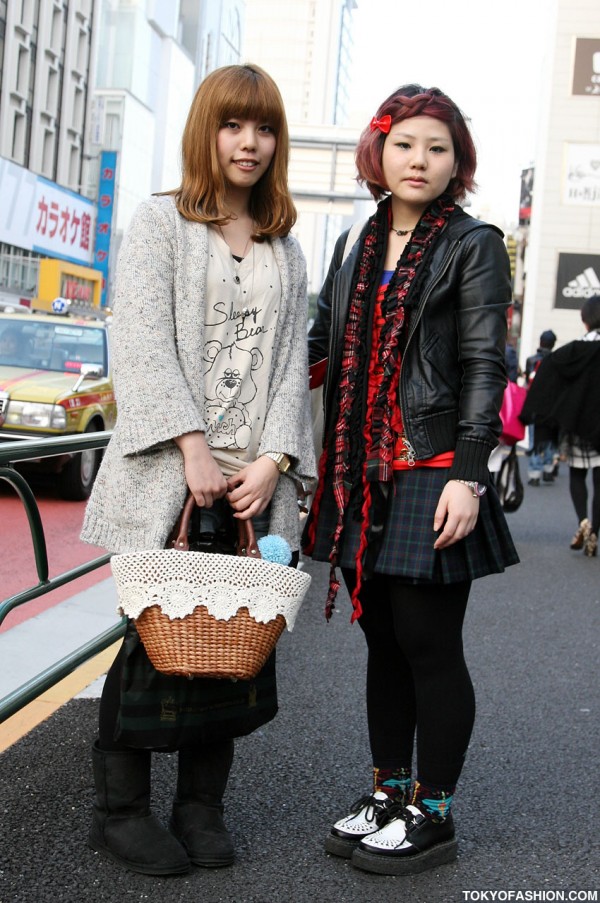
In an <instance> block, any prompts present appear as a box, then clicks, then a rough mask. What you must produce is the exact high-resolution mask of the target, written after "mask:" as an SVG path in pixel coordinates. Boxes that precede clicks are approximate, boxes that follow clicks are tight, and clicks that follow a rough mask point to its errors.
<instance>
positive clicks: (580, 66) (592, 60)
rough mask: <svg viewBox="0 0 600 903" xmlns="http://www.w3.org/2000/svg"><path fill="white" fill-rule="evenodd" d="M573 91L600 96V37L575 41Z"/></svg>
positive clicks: (574, 92)
mask: <svg viewBox="0 0 600 903" xmlns="http://www.w3.org/2000/svg"><path fill="white" fill-rule="evenodd" d="M572 93H573V94H597V95H598V96H600V38H577V40H576V41H575V62H574V64H573V89H572Z"/></svg>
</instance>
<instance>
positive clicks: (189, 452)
mask: <svg viewBox="0 0 600 903" xmlns="http://www.w3.org/2000/svg"><path fill="white" fill-rule="evenodd" d="M175 442H176V444H177V445H178V446H179V448H180V449H181V451H182V453H183V462H184V467H185V480H186V483H187V484H188V488H189V490H190V492H191V493H192V495H193V496H194V499H195V500H196V504H197V505H199V506H200V508H212V506H213V503H214V502H215V501H216V500H217V499H222V498H223V496H224V495H225V493H226V492H227V481H226V479H225V477H224V476H223V474H222V472H221V468H220V467H219V465H218V464H217V462H216V461H215V459H214V458H213V456H212V454H211V451H210V448H209V447H208V443H207V441H206V438H205V436H204V433H200V432H196V433H185V434H184V435H183V436H177V438H176V439H175Z"/></svg>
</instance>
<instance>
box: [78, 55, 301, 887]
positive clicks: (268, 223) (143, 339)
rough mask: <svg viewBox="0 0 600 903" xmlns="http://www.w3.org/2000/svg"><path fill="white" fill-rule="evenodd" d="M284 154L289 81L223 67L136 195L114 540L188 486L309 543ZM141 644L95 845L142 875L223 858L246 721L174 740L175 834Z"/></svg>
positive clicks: (115, 465)
mask: <svg viewBox="0 0 600 903" xmlns="http://www.w3.org/2000/svg"><path fill="white" fill-rule="evenodd" d="M288 154H289V139H288V131H287V124H286V118H285V112H284V109H283V103H282V100H281V96H280V94H279V91H278V89H277V87H276V85H275V83H274V82H273V80H272V79H271V78H270V77H269V76H268V75H267V74H266V73H265V72H264V71H262V70H261V69H259V68H258V67H257V66H253V65H244V66H227V67H224V68H222V69H218V70H216V71H215V72H213V73H211V74H210V75H209V76H208V77H207V78H206V79H205V80H204V82H203V83H202V84H201V85H200V87H199V89H198V91H197V93H196V96H195V98H194V101H193V103H192V106H191V109H190V112H189V116H188V120H187V124H186V127H185V131H184V134H183V141H182V157H183V176H182V182H181V185H180V187H179V188H178V189H177V190H175V191H172V192H168V193H167V194H165V195H161V196H158V197H153V198H152V199H150V200H149V201H146V202H144V203H142V204H141V205H140V207H139V208H138V210H137V211H136V213H135V214H134V217H133V219H132V222H131V225H130V227H129V230H128V232H127V234H126V236H125V239H124V241H123V244H122V247H121V251H120V257H119V265H118V273H117V280H116V293H115V301H114V323H113V326H112V336H113V365H114V376H115V390H116V395H117V404H118V410H119V416H118V422H117V426H116V429H115V432H114V434H113V437H112V439H111V442H110V444H109V446H108V449H107V451H106V455H105V457H104V460H103V463H102V466H101V468H100V471H99V474H98V477H97V480H96V483H95V486H94V490H93V493H92V496H91V498H90V502H89V505H88V508H87V512H86V519H85V524H84V529H83V534H82V538H83V539H85V540H86V541H88V542H91V543H94V544H96V545H100V546H104V547H106V548H108V549H109V550H111V551H114V552H126V551H136V550H144V549H151V548H162V547H164V545H165V542H166V540H167V537H168V535H169V532H170V530H171V528H172V527H173V524H174V522H175V520H176V518H177V516H178V514H179V512H180V511H181V508H182V506H183V503H184V500H185V498H186V495H187V493H188V492H191V493H192V494H193V496H194V498H195V500H196V503H197V505H198V506H199V507H201V508H202V509H203V513H202V518H203V520H202V524H201V531H202V532H206V531H208V532H212V533H215V532H217V531H223V530H225V531H226V532H227V531H231V529H232V523H233V522H231V521H230V519H229V515H228V512H230V511H233V520H234V521H235V519H236V518H239V519H247V518H250V517H251V518H252V519H253V523H254V527H255V530H256V532H257V535H259V536H260V535H261V533H262V534H264V533H267V532H270V533H276V534H278V535H280V536H282V537H283V538H284V539H286V540H287V542H288V543H289V545H290V548H291V549H296V550H297V549H298V548H299V518H298V504H297V493H296V485H295V480H299V481H302V480H305V479H310V478H311V477H314V453H313V445H312V439H311V427H310V422H311V421H310V410H309V402H308V370H307V359H306V357H307V356H306V341H305V336H306V317H307V295H306V266H305V261H304V257H303V255H302V252H301V250H300V248H299V246H298V243H297V242H296V240H295V239H294V238H292V237H291V236H290V234H289V233H290V229H291V228H292V226H293V224H294V222H295V208H294V205H293V202H292V199H291V197H290V193H289V189H288V186H287V165H288ZM138 652H139V639H138V638H137V634H136V633H135V629H134V628H133V627H132V625H129V628H128V632H127V634H126V637H125V642H124V645H123V647H122V648H121V651H120V652H119V654H118V656H117V658H116V660H115V662H114V664H113V666H112V667H111V669H110V671H109V673H108V675H107V679H106V682H105V686H104V690H103V694H102V699H101V703H100V718H99V738H98V741H97V742H96V743H95V744H94V748H93V761H94V776H95V783H96V793H97V798H96V805H95V807H94V819H93V824H92V829H91V832H90V844H91V846H92V847H93V848H94V849H95V850H97V851H98V852H101V853H103V854H104V855H107V856H109V857H111V858H112V859H114V860H116V861H118V862H120V863H121V864H123V865H125V866H127V867H128V868H130V869H132V870H134V871H138V872H144V873H146V874H169V873H177V872H183V871H186V870H187V869H188V868H189V865H190V862H193V863H195V864H197V865H203V866H212V867H215V866H223V865H228V864H230V863H231V862H232V861H233V858H234V851H233V843H232V838H231V836H230V834H229V832H228V831H227V829H226V827H225V825H224V822H223V817H222V812H223V803H222V797H223V793H224V790H225V786H226V783H227V778H228V774H229V770H230V767H231V763H232V758H233V736H237V735H238V734H236V733H235V732H233V733H232V734H230V735H227V733H226V732H225V734H223V731H221V733H219V734H218V737H217V738H216V739H212V740H211V736H212V735H210V732H209V733H208V734H207V733H206V732H205V733H204V734H201V735H197V736H196V735H194V734H193V732H192V733H185V731H184V732H183V733H182V738H181V741H180V742H178V743H177V745H175V746H173V744H172V743H171V745H169V747H168V748H169V749H178V751H179V752H178V781H177V793H176V796H175V800H174V804H173V811H172V815H171V821H170V829H171V833H169V831H167V829H166V828H165V827H163V826H162V824H161V823H160V822H159V821H158V820H157V819H156V818H155V817H154V815H152V814H151V812H150V807H149V801H150V767H151V751H152V750H157V749H165V745H164V742H163V734H162V727H161V725H160V724H157V726H156V727H153V726H152V725H150V726H148V723H147V720H146V719H147V712H146V709H145V708H143V707H142V706H141V705H140V706H138V708H137V709H136V710H135V711H134V715H135V716H136V718H137V721H136V724H138V725H139V728H136V727H135V726H134V729H133V730H129V731H125V730H124V718H123V711H122V705H121V703H122V697H121V683H122V678H123V674H124V673H125V670H126V668H127V665H128V663H129V662H130V660H131V657H132V656H134V655H136V654H138ZM150 667H151V666H150ZM271 667H272V669H274V662H272V663H271ZM148 674H149V677H150V679H152V678H153V677H154V676H155V674H154V675H153V674H152V672H151V671H149V672H148ZM177 680H181V681H185V678H178V679H177ZM273 680H274V677H273ZM194 683H195V684H197V685H198V686H199V692H201V690H202V682H201V681H194ZM150 702H152V703H153V704H154V708H156V700H155V699H154V700H150ZM170 714H171V715H172V712H170ZM273 715H274V710H273V709H271V710H269V712H267V713H265V715H264V719H263V721H264V720H268V718H269V717H273ZM253 724H254V726H257V722H256V719H255V721H254V722H253ZM246 732H247V730H246ZM215 736H216V735H215Z"/></svg>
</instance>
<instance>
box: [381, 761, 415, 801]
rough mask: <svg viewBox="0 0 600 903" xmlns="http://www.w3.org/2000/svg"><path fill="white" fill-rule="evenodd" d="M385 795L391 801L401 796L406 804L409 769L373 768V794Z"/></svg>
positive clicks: (408, 787) (408, 788) (408, 789)
mask: <svg viewBox="0 0 600 903" xmlns="http://www.w3.org/2000/svg"><path fill="white" fill-rule="evenodd" d="M378 791H380V792H382V793H387V795H388V796H389V797H390V798H391V799H397V798H398V797H400V796H403V797H404V799H405V800H406V801H407V802H408V798H409V791H410V768H377V767H376V766H373V793H377V792H378Z"/></svg>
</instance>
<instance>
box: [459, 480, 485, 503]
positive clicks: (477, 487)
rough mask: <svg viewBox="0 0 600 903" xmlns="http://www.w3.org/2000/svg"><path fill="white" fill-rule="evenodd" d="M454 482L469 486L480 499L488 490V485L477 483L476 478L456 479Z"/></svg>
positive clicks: (474, 495)
mask: <svg viewBox="0 0 600 903" xmlns="http://www.w3.org/2000/svg"><path fill="white" fill-rule="evenodd" d="M454 482H455V483H463V485H464V486H468V487H469V489H470V490H471V492H472V493H473V498H474V499H480V498H481V496H482V495H485V494H486V492H487V486H484V484H483V483H476V482H475V481H474V480H454Z"/></svg>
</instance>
